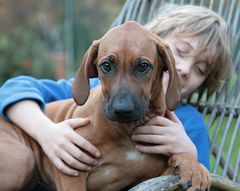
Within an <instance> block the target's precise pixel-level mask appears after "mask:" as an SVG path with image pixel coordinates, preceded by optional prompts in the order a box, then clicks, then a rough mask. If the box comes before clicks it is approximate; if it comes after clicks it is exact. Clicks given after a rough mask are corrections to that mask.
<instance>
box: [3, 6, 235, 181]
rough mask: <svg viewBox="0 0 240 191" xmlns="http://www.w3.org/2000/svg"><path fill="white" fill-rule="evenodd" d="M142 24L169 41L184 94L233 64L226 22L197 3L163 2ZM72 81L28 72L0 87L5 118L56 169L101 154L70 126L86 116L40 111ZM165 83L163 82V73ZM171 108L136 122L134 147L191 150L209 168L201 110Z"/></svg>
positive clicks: (67, 94) (83, 166)
mask: <svg viewBox="0 0 240 191" xmlns="http://www.w3.org/2000/svg"><path fill="white" fill-rule="evenodd" d="M146 28H148V29H150V30H152V31H153V32H154V33H156V34H157V35H159V36H160V37H162V38H163V39H164V40H165V41H166V42H167V43H168V44H169V47H170V49H171V51H172V52H173V56H174V58H175V60H176V68H177V71H178V74H179V77H180V81H181V95H182V99H186V98H188V97H189V96H190V95H191V94H192V93H193V92H195V91H204V90H205V89H207V90H209V91H210V92H211V91H213V90H216V89H217V88H218V87H219V85H220V83H221V81H222V80H224V78H225V76H226V74H227V72H228V71H229V68H230V63H231V61H230V60H231V53H230V39H229V34H228V27H227V24H226V23H225V21H224V20H223V19H222V18H221V17H219V16H218V15H217V14H215V13H214V12H212V11H210V10H208V9H206V8H202V7H198V6H192V5H186V6H166V7H164V8H163V9H162V10H161V11H160V13H159V14H158V15H157V16H156V17H155V18H154V19H153V20H152V21H151V22H150V23H149V24H147V25H146ZM72 81H73V79H69V80H63V79H61V80H59V81H52V80H46V79H45V80H37V79H34V78H31V77H27V76H20V77H17V78H13V79H10V80H8V81H7V82H6V83H5V84H4V85H3V86H2V87H1V89H0V100H1V103H0V111H1V114H2V116H3V117H4V118H5V119H7V120H10V121H12V122H13V123H15V124H17V125H18V126H19V127H20V128H21V129H23V130H24V131H25V132H26V133H28V134H29V135H30V136H31V137H32V138H34V139H35V140H36V141H37V142H38V143H39V144H40V145H41V147H42V149H43V150H44V152H45V153H46V154H47V155H48V157H49V158H50V160H51V161H52V162H53V163H54V164H55V166H56V167H57V168H58V169H59V170H61V171H62V172H64V173H66V174H69V175H78V170H79V169H80V170H89V169H90V168H91V166H93V165H96V164H97V158H98V157H100V155H101V154H100V152H99V151H98V149H97V148H96V147H94V146H93V145H91V143H89V142H88V141H87V140H85V139H84V138H83V137H81V136H80V135H78V134H77V133H75V131H73V129H75V128H78V127H81V126H85V125H87V124H88V123H89V122H90V120H89V119H83V118H81V119H71V120H67V121H63V122H61V123H58V124H55V123H53V122H52V121H50V120H49V119H48V118H47V117H46V116H45V115H44V113H43V112H42V111H43V110H44V106H45V104H46V103H49V102H52V101H54V100H60V99H66V98H71V97H72V94H71V86H72ZM163 83H164V84H165V85H166V84H167V74H166V75H165V80H164V82H163ZM99 84H100V81H99V80H98V79H91V80H90V85H91V87H95V86H97V85H99ZM175 112H176V114H175V113H173V112H167V113H166V116H165V117H162V116H157V117H154V118H152V119H151V120H150V121H149V122H148V123H147V124H145V125H144V126H140V127H138V128H137V129H136V130H135V131H134V132H133V135H132V139H133V141H136V142H137V143H138V144H137V145H136V148H137V149H138V150H139V151H141V152H145V153H155V154H165V155H171V154H173V153H179V152H192V153H195V155H196V157H197V158H198V161H199V162H201V163H202V164H204V165H205V166H206V167H207V168H209V154H210V153H209V139H208V133H207V129H206V127H205V124H204V120H203V118H202V117H201V115H200V113H199V112H198V111H197V110H196V109H195V108H193V107H192V106H191V105H190V104H184V103H181V104H180V105H179V106H178V107H177V108H176V111H175ZM139 142H145V143H154V145H152V144H150V145H149V146H146V145H143V144H140V143H139ZM79 148H80V149H79ZM84 151H88V152H89V153H91V155H88V154H86V152H84ZM0 157H1V150H0ZM2 173H5V172H2ZM0 185H1V180H0Z"/></svg>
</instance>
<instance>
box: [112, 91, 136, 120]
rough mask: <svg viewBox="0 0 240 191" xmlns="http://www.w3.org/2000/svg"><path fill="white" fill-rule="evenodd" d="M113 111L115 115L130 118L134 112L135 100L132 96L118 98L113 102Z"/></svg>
mask: <svg viewBox="0 0 240 191" xmlns="http://www.w3.org/2000/svg"><path fill="white" fill-rule="evenodd" d="M113 111H114V113H115V115H122V116H124V115H125V116H130V115H132V113H133V112H134V105H133V100H132V98H131V97H130V96H127V95H120V96H117V97H116V99H115V100H114V102H113Z"/></svg>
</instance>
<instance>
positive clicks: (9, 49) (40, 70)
mask: <svg viewBox="0 0 240 191" xmlns="http://www.w3.org/2000/svg"><path fill="white" fill-rule="evenodd" d="M51 62H52V61H51V59H50V57H49V54H48V48H47V47H46V45H45V44H44V42H43V41H41V39H40V38H39V36H38V35H37V33H35V32H34V31H32V30H29V29H26V28H24V27H16V28H14V30H12V31H9V32H8V33H6V34H3V35H1V36H0V68H1V69H0V84H1V83H3V82H4V81H5V80H6V79H8V78H10V77H13V76H17V75H32V76H35V77H41V78H44V77H46V78H52V77H53V71H54V68H53V64H52V63H51Z"/></svg>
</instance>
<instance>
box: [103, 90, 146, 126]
mask: <svg viewBox="0 0 240 191" xmlns="http://www.w3.org/2000/svg"><path fill="white" fill-rule="evenodd" d="M137 95H138V94H133V93H132V92H131V91H130V90H129V89H127V90H124V89H122V90H119V91H118V92H116V94H115V95H113V96H112V97H111V98H110V99H106V100H105V103H104V113H105V115H106V117H107V118H109V119H110V120H112V121H117V122H119V123H131V122H135V121H138V120H140V119H142V118H143V117H144V116H145V114H146V110H147V107H148V104H147V102H146V100H145V99H144V98H143V97H141V96H137Z"/></svg>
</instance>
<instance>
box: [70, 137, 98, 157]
mask: <svg viewBox="0 0 240 191" xmlns="http://www.w3.org/2000/svg"><path fill="white" fill-rule="evenodd" d="M71 141H72V142H73V143H74V144H75V145H77V146H78V147H80V148H81V149H83V150H85V151H87V152H89V153H90V154H92V155H93V156H94V157H96V158H98V157H100V155H101V153H100V151H99V150H98V149H97V148H96V147H95V146H94V145H93V144H91V143H90V142H89V141H87V140H86V139H85V138H83V137H82V136H80V135H79V134H77V133H74V134H72V136H71Z"/></svg>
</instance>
